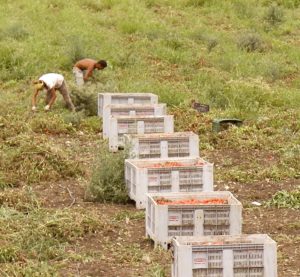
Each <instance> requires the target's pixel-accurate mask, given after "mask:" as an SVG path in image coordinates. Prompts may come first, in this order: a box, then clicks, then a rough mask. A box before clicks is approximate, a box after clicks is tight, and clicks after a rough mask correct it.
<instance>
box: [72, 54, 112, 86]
mask: <svg viewBox="0 0 300 277" xmlns="http://www.w3.org/2000/svg"><path fill="white" fill-rule="evenodd" d="M105 67H107V62H106V61H105V60H100V61H95V60H92V59H83V60H80V61H78V62H76V63H75V65H74V67H73V73H74V76H75V81H76V84H77V85H78V86H82V85H83V84H84V82H86V81H87V80H88V78H89V77H91V76H92V75H93V71H94V70H95V69H98V70H103V69H104V68H105Z"/></svg>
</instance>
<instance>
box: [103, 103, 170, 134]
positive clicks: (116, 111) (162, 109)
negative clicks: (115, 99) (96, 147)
mask: <svg viewBox="0 0 300 277" xmlns="http://www.w3.org/2000/svg"><path fill="white" fill-rule="evenodd" d="M166 113H167V107H166V104H148V105H141V104H125V105H124V104H122V105H107V106H104V109H103V128H102V129H103V132H102V133H103V138H108V135H109V119H110V116H126V115H127V116H135V115H137V116H149V115H152V116H153V115H155V116H157V115H165V114H166Z"/></svg>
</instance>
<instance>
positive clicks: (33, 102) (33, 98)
mask: <svg viewBox="0 0 300 277" xmlns="http://www.w3.org/2000/svg"><path fill="white" fill-rule="evenodd" d="M39 92H40V90H39V89H35V91H34V94H33V97H32V108H31V110H32V111H35V110H36V98H37V96H38V94H39Z"/></svg>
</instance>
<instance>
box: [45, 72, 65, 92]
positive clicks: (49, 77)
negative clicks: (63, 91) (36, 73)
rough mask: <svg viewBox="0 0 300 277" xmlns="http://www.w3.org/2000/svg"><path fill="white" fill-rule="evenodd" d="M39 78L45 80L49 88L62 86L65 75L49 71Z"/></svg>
mask: <svg viewBox="0 0 300 277" xmlns="http://www.w3.org/2000/svg"><path fill="white" fill-rule="evenodd" d="M39 80H40V81H43V82H44V83H45V84H46V85H47V87H48V89H52V88H60V87H61V85H62V83H63V81H64V76H62V75H61V74H57V73H48V74H44V75H42V76H41V77H40V78H39Z"/></svg>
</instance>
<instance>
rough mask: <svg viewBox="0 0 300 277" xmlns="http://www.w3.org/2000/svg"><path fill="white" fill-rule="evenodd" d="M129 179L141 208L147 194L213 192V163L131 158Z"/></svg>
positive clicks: (127, 166) (127, 163)
mask: <svg viewBox="0 0 300 277" xmlns="http://www.w3.org/2000/svg"><path fill="white" fill-rule="evenodd" d="M125 180H126V185H127V189H128V193H129V197H130V198H131V199H133V200H134V201H135V202H136V207H137V208H138V209H144V208H146V201H147V196H146V193H160V192H201V191H213V164H211V163H209V162H207V161H204V160H203V159H201V158H199V157H198V158H173V159H144V160H143V159H142V160H137V159H127V160H125Z"/></svg>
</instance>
